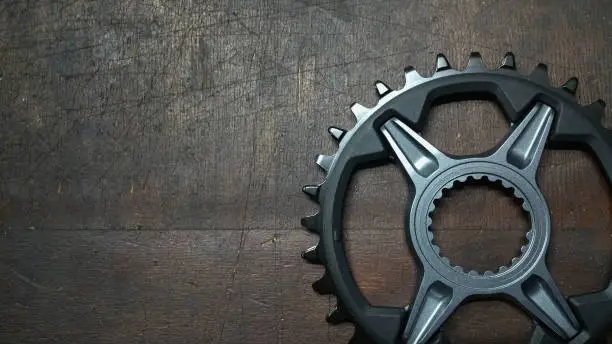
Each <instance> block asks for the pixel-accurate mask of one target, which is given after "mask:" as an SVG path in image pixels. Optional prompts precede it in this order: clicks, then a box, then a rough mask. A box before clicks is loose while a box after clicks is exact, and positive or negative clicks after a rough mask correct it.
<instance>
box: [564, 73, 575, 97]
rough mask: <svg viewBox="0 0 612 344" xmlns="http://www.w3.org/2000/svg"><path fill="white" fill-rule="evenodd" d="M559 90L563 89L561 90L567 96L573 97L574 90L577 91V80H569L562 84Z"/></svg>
mask: <svg viewBox="0 0 612 344" xmlns="http://www.w3.org/2000/svg"><path fill="white" fill-rule="evenodd" d="M561 88H563V90H564V91H566V92H568V93H569V94H572V95H575V94H576V90H578V78H576V77H573V78H570V79H569V80H567V81H566V82H565V83H564V84H563V86H561Z"/></svg>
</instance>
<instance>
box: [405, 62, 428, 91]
mask: <svg viewBox="0 0 612 344" xmlns="http://www.w3.org/2000/svg"><path fill="white" fill-rule="evenodd" d="M404 77H405V79H406V84H405V85H404V87H409V86H410V85H412V84H416V83H419V82H420V81H421V80H423V77H422V76H421V74H419V72H417V71H416V69H415V68H414V67H413V66H408V67H406V68H404Z"/></svg>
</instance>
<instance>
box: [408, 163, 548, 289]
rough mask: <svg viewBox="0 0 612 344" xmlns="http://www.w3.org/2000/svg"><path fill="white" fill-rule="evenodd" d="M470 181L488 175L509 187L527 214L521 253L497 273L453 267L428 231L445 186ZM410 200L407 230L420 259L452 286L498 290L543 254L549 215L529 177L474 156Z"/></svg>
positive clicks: (522, 275)
mask: <svg viewBox="0 0 612 344" xmlns="http://www.w3.org/2000/svg"><path fill="white" fill-rule="evenodd" d="M471 171H480V172H479V173H473V172H471ZM468 179H473V180H483V179H486V180H489V181H490V182H499V183H501V185H502V186H503V187H504V188H506V189H509V190H511V191H512V192H513V194H514V196H515V197H516V198H518V199H520V200H522V207H523V209H524V210H525V211H526V212H527V213H528V214H529V220H530V229H529V231H528V232H527V233H526V239H527V242H526V244H525V245H524V246H522V247H521V250H520V252H521V253H520V255H519V256H517V257H515V258H514V259H512V262H511V264H509V266H500V267H499V268H498V269H497V270H496V271H485V272H484V273H483V274H480V273H478V272H476V271H475V270H469V271H466V270H465V269H464V267H460V266H456V265H453V263H452V261H450V260H449V259H448V258H446V257H442V256H441V255H440V248H439V247H438V246H437V245H436V244H435V238H434V234H433V232H432V231H431V223H432V219H431V214H432V213H433V212H434V211H435V205H434V202H435V201H436V200H438V199H441V198H442V197H443V192H444V190H448V189H451V188H453V187H455V186H456V184H458V183H466V182H468ZM413 204H414V206H413V207H412V210H411V211H412V215H411V216H408V219H409V220H410V219H412V221H411V222H410V223H409V224H408V226H407V228H409V230H410V233H409V235H410V237H411V238H412V240H413V241H412V244H413V245H414V247H415V251H416V253H417V255H419V257H420V258H422V259H421V261H422V263H423V264H428V265H429V267H431V268H432V269H433V270H434V271H436V272H437V273H438V274H439V275H440V276H444V278H445V279H447V280H448V281H449V282H450V283H452V284H456V285H460V286H463V287H466V288H470V289H474V290H477V291H478V293H485V294H493V293H497V292H498V289H499V288H504V287H506V286H508V285H510V284H513V283H518V282H519V281H520V280H522V279H524V278H525V277H526V276H527V275H528V274H529V272H530V270H531V269H533V268H534V262H537V261H539V260H541V259H542V257H543V256H544V255H545V254H546V249H547V246H548V242H549V236H550V216H549V213H548V207H547V205H546V201H545V200H544V197H543V196H542V194H541V193H540V192H539V190H537V188H534V187H533V185H532V184H531V183H529V181H528V180H527V179H525V178H524V177H522V176H521V175H520V174H518V173H517V172H516V171H514V170H512V169H510V168H508V167H505V166H503V165H500V164H497V163H491V162H487V161H478V160H475V161H470V162H465V163H461V164H459V165H457V166H455V167H453V168H451V169H449V170H446V171H444V172H442V173H441V174H440V175H438V176H437V177H436V178H435V179H433V180H432V181H431V183H430V184H429V185H428V186H427V187H426V188H425V190H424V191H423V192H422V194H421V196H420V198H419V199H415V200H414V203H413ZM474 216H482V214H474Z"/></svg>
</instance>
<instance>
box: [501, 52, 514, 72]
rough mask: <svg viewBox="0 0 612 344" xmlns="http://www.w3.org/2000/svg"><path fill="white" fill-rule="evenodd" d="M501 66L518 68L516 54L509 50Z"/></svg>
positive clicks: (503, 67)
mask: <svg viewBox="0 0 612 344" xmlns="http://www.w3.org/2000/svg"><path fill="white" fill-rule="evenodd" d="M499 68H502V69H516V59H515V57H514V54H513V53H511V52H507V53H506V56H504V59H503V60H502V64H501V66H499Z"/></svg>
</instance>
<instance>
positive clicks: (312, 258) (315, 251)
mask: <svg viewBox="0 0 612 344" xmlns="http://www.w3.org/2000/svg"><path fill="white" fill-rule="evenodd" d="M302 258H304V260H306V261H307V262H309V263H310V264H317V265H322V264H323V260H322V259H321V253H320V252H319V245H315V246H312V247H311V248H309V249H307V250H306V251H304V252H302Z"/></svg>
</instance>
